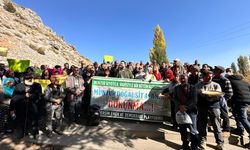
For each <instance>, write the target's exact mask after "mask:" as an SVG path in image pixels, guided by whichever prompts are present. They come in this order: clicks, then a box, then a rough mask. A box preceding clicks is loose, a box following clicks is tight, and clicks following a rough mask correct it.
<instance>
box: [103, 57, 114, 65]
mask: <svg viewBox="0 0 250 150" xmlns="http://www.w3.org/2000/svg"><path fill="white" fill-rule="evenodd" d="M113 59H114V58H113V56H108V55H104V62H110V63H111V62H113Z"/></svg>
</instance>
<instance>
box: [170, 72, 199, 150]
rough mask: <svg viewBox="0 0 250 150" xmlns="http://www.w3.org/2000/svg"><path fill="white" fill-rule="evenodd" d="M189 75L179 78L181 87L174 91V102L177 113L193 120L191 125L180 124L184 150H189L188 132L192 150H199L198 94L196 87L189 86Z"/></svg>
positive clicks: (182, 75)
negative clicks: (197, 123)
mask: <svg viewBox="0 0 250 150" xmlns="http://www.w3.org/2000/svg"><path fill="white" fill-rule="evenodd" d="M187 78H188V77H187V75H185V74H181V75H180V76H179V81H180V85H178V86H176V87H175V89H174V102H175V106H176V112H178V111H180V112H181V113H187V115H188V116H189V117H190V119H191V121H192V122H191V124H186V123H184V124H179V127H180V134H181V140H182V149H183V150H189V149H190V148H189V141H188V132H187V129H189V131H190V135H191V136H190V137H191V149H192V150H197V149H198V131H197V125H196V121H197V92H196V89H195V87H194V86H192V85H190V84H188V79H187Z"/></svg>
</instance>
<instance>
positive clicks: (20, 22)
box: [0, 0, 91, 66]
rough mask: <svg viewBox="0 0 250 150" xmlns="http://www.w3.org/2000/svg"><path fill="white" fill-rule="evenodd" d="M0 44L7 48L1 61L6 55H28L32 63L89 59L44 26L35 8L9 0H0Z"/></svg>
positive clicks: (87, 61) (52, 64)
mask: <svg viewBox="0 0 250 150" xmlns="http://www.w3.org/2000/svg"><path fill="white" fill-rule="evenodd" d="M0 47H4V48H8V53H7V56H6V55H5V56H4V55H3V54H2V56H0V60H3V61H6V58H15V59H29V60H31V64H38V65H41V64H48V65H51V66H54V65H56V64H59V65H62V64H64V63H65V62H68V63H69V64H70V65H79V62H80V61H85V62H86V63H87V64H89V63H91V61H90V60H89V59H87V58H85V57H83V56H82V55H80V54H79V52H78V51H77V50H76V48H75V47H74V46H73V45H70V44H68V43H66V42H65V41H64V39H63V37H59V36H57V35H56V33H55V32H53V30H52V29H51V28H49V27H47V26H45V25H44V24H43V22H42V20H41V18H40V17H39V16H37V14H36V13H35V12H34V11H32V10H31V9H28V8H24V7H22V6H19V5H17V4H14V3H12V2H11V1H9V0H0Z"/></svg>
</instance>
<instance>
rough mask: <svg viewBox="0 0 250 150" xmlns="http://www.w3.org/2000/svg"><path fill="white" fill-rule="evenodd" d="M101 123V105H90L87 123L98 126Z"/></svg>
mask: <svg viewBox="0 0 250 150" xmlns="http://www.w3.org/2000/svg"><path fill="white" fill-rule="evenodd" d="M99 123H100V106H98V105H96V104H94V105H90V106H89V110H88V118H87V125H88V126H98V125H99Z"/></svg>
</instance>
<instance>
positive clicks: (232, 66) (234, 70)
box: [231, 62, 237, 74]
mask: <svg viewBox="0 0 250 150" xmlns="http://www.w3.org/2000/svg"><path fill="white" fill-rule="evenodd" d="M231 69H232V70H233V73H234V74H235V73H237V68H236V65H235V63H234V62H233V63H232V64H231Z"/></svg>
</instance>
